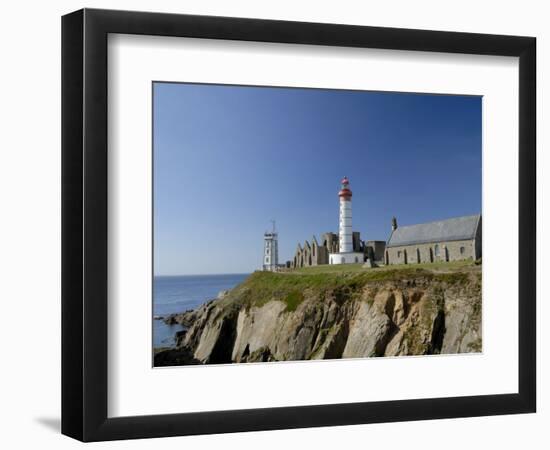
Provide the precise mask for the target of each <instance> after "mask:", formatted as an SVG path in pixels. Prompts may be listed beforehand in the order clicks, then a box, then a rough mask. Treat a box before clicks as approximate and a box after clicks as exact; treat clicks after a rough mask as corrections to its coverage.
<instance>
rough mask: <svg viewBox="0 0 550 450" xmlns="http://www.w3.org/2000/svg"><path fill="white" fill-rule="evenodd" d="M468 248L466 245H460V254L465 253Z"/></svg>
mask: <svg viewBox="0 0 550 450" xmlns="http://www.w3.org/2000/svg"><path fill="white" fill-rule="evenodd" d="M465 251H466V249H465V248H464V247H460V254H461V255H463V254H464V252H465Z"/></svg>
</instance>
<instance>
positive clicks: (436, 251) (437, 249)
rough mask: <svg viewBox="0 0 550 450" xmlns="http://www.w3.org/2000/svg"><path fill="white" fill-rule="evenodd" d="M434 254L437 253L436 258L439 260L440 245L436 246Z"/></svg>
mask: <svg viewBox="0 0 550 450" xmlns="http://www.w3.org/2000/svg"><path fill="white" fill-rule="evenodd" d="M434 253H435V257H436V258H439V244H435V246H434Z"/></svg>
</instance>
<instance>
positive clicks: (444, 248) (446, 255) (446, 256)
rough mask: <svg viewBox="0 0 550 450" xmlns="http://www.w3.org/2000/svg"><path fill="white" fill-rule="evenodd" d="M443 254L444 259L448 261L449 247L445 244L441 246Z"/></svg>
mask: <svg viewBox="0 0 550 450" xmlns="http://www.w3.org/2000/svg"><path fill="white" fill-rule="evenodd" d="M443 255H444V256H445V261H446V262H448V261H449V249H448V248H447V246H445V247H443Z"/></svg>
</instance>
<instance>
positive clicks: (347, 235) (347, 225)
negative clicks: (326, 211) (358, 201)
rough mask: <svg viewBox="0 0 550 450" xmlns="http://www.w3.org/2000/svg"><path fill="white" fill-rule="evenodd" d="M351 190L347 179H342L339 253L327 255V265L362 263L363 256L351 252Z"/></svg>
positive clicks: (339, 193) (339, 195) (339, 194)
mask: <svg viewBox="0 0 550 450" xmlns="http://www.w3.org/2000/svg"><path fill="white" fill-rule="evenodd" d="M351 196H352V193H351V189H350V188H349V180H348V177H344V178H343V179H342V187H341V189H340V192H338V197H340V229H339V239H338V240H339V250H340V251H339V252H338V253H330V254H329V264H353V263H363V262H364V255H363V253H361V252H354V251H353V230H352V222H351Z"/></svg>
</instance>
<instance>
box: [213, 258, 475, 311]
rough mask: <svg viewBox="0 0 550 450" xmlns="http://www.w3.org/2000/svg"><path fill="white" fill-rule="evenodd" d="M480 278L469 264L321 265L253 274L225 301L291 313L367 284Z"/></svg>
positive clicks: (462, 280)
mask: <svg viewBox="0 0 550 450" xmlns="http://www.w3.org/2000/svg"><path fill="white" fill-rule="evenodd" d="M471 277H481V266H479V265H475V264H474V263H473V262H472V261H460V262H450V263H433V264H415V265H396V266H388V267H380V268H376V269H372V268H364V267H362V265H361V264H348V265H323V266H316V267H307V268H300V269H296V270H292V271H288V272H277V273H273V272H255V273H253V274H252V275H250V277H248V278H247V279H246V280H245V281H244V282H243V283H242V284H241V285H239V286H237V287H236V288H235V289H233V290H232V291H231V292H230V294H229V295H228V296H227V297H226V298H225V299H224V303H226V304H227V305H228V306H229V305H233V306H237V305H238V306H261V305H264V304H265V303H267V302H269V301H271V300H279V301H284V302H285V303H286V305H287V310H289V311H293V310H295V309H296V307H297V306H298V305H299V304H300V303H301V302H302V301H303V300H304V298H306V297H316V298H318V299H319V300H323V299H324V298H325V295H326V294H329V293H330V295H332V296H336V297H338V296H339V294H343V295H345V294H349V293H353V292H359V291H360V290H361V288H363V287H364V286H366V285H367V284H373V285H376V284H379V283H382V282H388V281H393V282H405V283H406V282H408V281H410V280H415V282H418V281H422V282H431V281H438V282H441V283H445V284H450V285H452V284H457V283H465V282H467V281H468V279H470V278H471Z"/></svg>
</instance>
